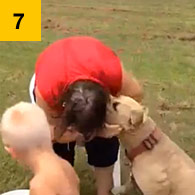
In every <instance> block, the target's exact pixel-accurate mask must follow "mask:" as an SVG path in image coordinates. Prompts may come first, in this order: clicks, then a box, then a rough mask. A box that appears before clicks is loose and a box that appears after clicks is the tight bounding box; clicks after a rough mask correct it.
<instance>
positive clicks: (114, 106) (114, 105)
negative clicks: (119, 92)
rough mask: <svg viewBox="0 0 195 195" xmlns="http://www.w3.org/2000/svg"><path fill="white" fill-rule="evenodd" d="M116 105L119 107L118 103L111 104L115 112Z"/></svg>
mask: <svg viewBox="0 0 195 195" xmlns="http://www.w3.org/2000/svg"><path fill="white" fill-rule="evenodd" d="M118 105H119V103H118V102H114V103H113V104H112V106H113V108H114V110H115V111H117V106H118Z"/></svg>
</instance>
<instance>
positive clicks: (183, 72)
mask: <svg viewBox="0 0 195 195" xmlns="http://www.w3.org/2000/svg"><path fill="white" fill-rule="evenodd" d="M72 35H90V36H94V37H96V38H99V39H100V40H102V41H103V42H105V43H106V44H107V45H110V46H111V47H112V48H113V49H114V50H115V51H116V52H117V53H118V54H119V56H120V58H121V59H122V61H123V63H124V65H125V67H126V69H128V70H132V71H133V73H134V74H135V75H136V76H137V78H138V79H140V81H141V83H142V84H143V86H144V94H145V96H144V104H146V105H147V106H148V107H149V109H150V114H151V116H152V117H153V118H154V120H155V121H156V122H157V123H158V124H159V126H160V127H161V128H162V129H163V130H164V131H165V132H166V133H167V134H168V135H170V136H171V138H172V139H173V140H174V141H175V142H176V143H178V144H179V145H180V146H181V147H182V148H183V149H184V150H185V151H186V152H187V153H188V154H189V155H190V156H191V157H193V158H194V159H195V87H194V84H195V1H194V0H172V1H170V0H163V1H158V0H147V1H146V0H120V1H117V0H98V1H97V0H85V1H82V0H66V1H63V0H47V1H46V0H42V41H41V42H0V115H1V114H2V112H3V111H4V109H5V108H6V107H8V106H10V105H13V104H14V103H16V102H18V101H20V100H29V97H28V84H29V80H30V77H31V75H32V74H33V70H34V64H35V61H36V58H37V56H38V54H39V53H40V52H41V50H42V49H43V48H45V47H46V46H47V45H49V44H50V43H51V42H53V41H55V40H57V39H59V38H62V37H68V36H72ZM1 146H2V145H0V193H2V192H4V191H8V190H11V189H16V188H23V187H28V181H29V178H30V176H31V175H30V173H29V172H28V171H27V170H24V169H23V168H22V167H21V166H18V165H17V164H16V163H15V162H14V161H12V160H11V159H10V157H9V156H8V155H7V154H5V152H4V151H3V148H2V147H1ZM79 151H80V150H79ZM77 153H78V155H77V160H76V170H77V172H78V174H79V176H80V178H81V194H83V195H84V194H85V195H86V194H94V193H95V191H94V185H93V184H92V183H94V179H93V176H92V174H91V171H90V170H89V167H88V166H87V164H86V161H85V155H83V152H77ZM132 194H134V193H132Z"/></svg>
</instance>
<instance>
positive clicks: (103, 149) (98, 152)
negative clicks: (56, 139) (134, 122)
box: [53, 137, 119, 167]
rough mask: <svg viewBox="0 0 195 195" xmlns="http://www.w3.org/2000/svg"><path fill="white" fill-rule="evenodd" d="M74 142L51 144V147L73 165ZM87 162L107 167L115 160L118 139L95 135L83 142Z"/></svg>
mask: <svg viewBox="0 0 195 195" xmlns="http://www.w3.org/2000/svg"><path fill="white" fill-rule="evenodd" d="M74 148H75V142H71V143H69V144H60V143H55V144H53V149H54V151H55V153H56V154H58V155H59V156H60V157H62V158H63V159H66V160H68V161H69V162H70V163H71V164H72V165H74V155H75V152H74ZM85 148H86V151H87V154H88V163H89V164H90V165H92V166H95V167H108V166H111V165H113V164H114V163H115V162H116V161H117V157H118V149H119V141H118V138H117V137H113V138H111V139H106V138H101V137H96V138H94V139H93V140H91V141H90V142H87V143H86V144H85Z"/></svg>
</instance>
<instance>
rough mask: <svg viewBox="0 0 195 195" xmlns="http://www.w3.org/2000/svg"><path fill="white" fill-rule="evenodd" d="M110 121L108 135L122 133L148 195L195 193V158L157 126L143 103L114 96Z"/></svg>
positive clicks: (135, 174)
mask: <svg viewBox="0 0 195 195" xmlns="http://www.w3.org/2000/svg"><path fill="white" fill-rule="evenodd" d="M107 123H108V125H107V127H108V131H107V135H110V136H113V135H117V134H119V139H120V141H121V143H122V144H123V145H124V147H125V148H126V150H127V156H128V158H129V159H130V160H131V163H132V174H133V177H134V179H135V181H136V184H137V185H138V187H139V188H140V190H141V191H142V193H143V194H144V195H195V164H194V162H193V160H192V159H191V158H190V157H189V156H188V155H187V154H186V153H185V152H184V151H183V150H182V149H180V148H179V147H178V146H177V145H176V144H175V143H174V142H173V141H171V140H170V139H169V137H168V136H167V135H165V134H164V133H163V132H162V131H161V130H160V129H158V128H157V126H156V124H155V122H154V121H153V120H152V119H151V118H150V117H148V116H147V112H146V110H145V109H144V107H143V106H141V105H140V104H138V103H137V102H136V101H135V100H133V99H131V98H129V97H125V96H120V97H119V98H114V97H112V98H111V102H110V104H109V105H108V114H107ZM117 125H119V128H117ZM121 189H123V188H121Z"/></svg>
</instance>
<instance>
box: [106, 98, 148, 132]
mask: <svg viewBox="0 0 195 195" xmlns="http://www.w3.org/2000/svg"><path fill="white" fill-rule="evenodd" d="M146 118H147V110H146V109H145V107H143V106H142V105H140V104H139V103H138V102H136V101H135V100H134V99H132V98H130V97H127V96H119V97H112V96H111V100H110V103H109V104H108V107H107V119H106V122H107V123H108V124H118V125H120V126H121V127H122V128H123V129H124V130H136V128H138V126H140V125H141V124H142V123H144V122H145V120H146Z"/></svg>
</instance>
